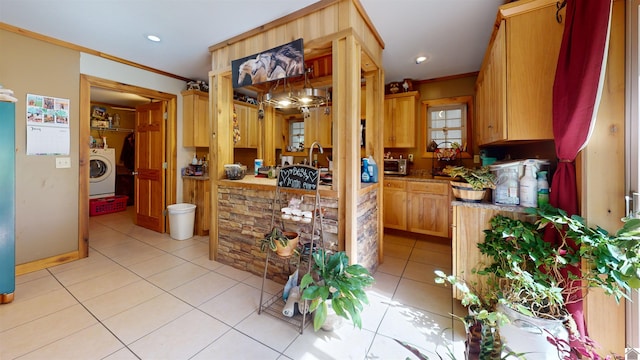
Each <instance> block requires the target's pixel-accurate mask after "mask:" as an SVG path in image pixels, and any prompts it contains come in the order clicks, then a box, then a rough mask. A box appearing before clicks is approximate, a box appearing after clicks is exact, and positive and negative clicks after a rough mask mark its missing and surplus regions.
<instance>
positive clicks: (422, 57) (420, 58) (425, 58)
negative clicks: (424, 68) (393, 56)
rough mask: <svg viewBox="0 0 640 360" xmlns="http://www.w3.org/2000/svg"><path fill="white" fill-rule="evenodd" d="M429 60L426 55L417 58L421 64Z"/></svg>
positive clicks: (417, 61) (417, 62)
mask: <svg viewBox="0 0 640 360" xmlns="http://www.w3.org/2000/svg"><path fill="white" fill-rule="evenodd" d="M425 61H427V57H426V56H418V57H417V58H416V64H421V63H423V62H425Z"/></svg>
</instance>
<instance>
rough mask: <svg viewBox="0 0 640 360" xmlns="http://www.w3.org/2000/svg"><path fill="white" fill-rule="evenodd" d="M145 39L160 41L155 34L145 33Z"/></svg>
mask: <svg viewBox="0 0 640 360" xmlns="http://www.w3.org/2000/svg"><path fill="white" fill-rule="evenodd" d="M147 39H149V40H150V41H153V42H160V37H158V36H156V35H147Z"/></svg>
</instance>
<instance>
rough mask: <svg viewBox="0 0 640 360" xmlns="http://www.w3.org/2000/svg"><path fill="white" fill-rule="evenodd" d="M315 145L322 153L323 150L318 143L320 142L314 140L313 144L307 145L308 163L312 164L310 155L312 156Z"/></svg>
mask: <svg viewBox="0 0 640 360" xmlns="http://www.w3.org/2000/svg"><path fill="white" fill-rule="evenodd" d="M315 146H317V147H318V150H319V151H320V154H322V153H323V152H324V151H323V150H322V145H320V143H318V142H317V141H314V142H313V144H311V147H309V165H311V164H313V162H312V160H313V159H312V157H313V148H314V147H315Z"/></svg>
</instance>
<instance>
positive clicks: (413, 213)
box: [407, 181, 451, 237]
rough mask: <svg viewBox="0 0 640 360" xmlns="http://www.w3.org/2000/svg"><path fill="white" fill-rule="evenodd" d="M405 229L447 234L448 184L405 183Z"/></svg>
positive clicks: (424, 232)
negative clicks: (406, 204) (406, 199)
mask: <svg viewBox="0 0 640 360" xmlns="http://www.w3.org/2000/svg"><path fill="white" fill-rule="evenodd" d="M407 198H408V206H407V215H408V216H407V230H409V231H411V232H416V233H421V234H429V235H434V236H441V237H448V236H449V204H450V203H451V201H450V200H449V185H448V184H447V183H444V182H442V183H440V182H438V183H433V182H411V181H410V182H408V183H407Z"/></svg>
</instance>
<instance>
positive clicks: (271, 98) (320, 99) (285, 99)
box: [264, 68, 329, 109]
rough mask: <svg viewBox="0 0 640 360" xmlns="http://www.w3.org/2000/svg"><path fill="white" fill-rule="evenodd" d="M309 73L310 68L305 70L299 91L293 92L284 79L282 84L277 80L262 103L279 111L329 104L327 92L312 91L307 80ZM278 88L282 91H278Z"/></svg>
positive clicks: (289, 84)
mask: <svg viewBox="0 0 640 360" xmlns="http://www.w3.org/2000/svg"><path fill="white" fill-rule="evenodd" d="M311 71H313V69H312V68H308V69H305V73H304V84H303V85H302V86H303V87H302V89H299V90H294V89H293V88H292V85H291V83H289V82H287V79H286V78H285V79H284V80H282V82H280V80H278V81H277V82H276V83H275V85H274V86H273V87H272V88H271V89H270V90H269V92H268V93H267V94H265V97H264V103H266V104H269V105H272V106H274V107H276V108H279V109H285V108H302V107H312V106H322V105H326V104H327V103H328V102H329V93H328V91H327V90H323V89H314V88H313V87H312V86H311V84H310V83H309V79H308V78H307V73H309V72H311ZM279 87H282V89H278V88H279Z"/></svg>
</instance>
